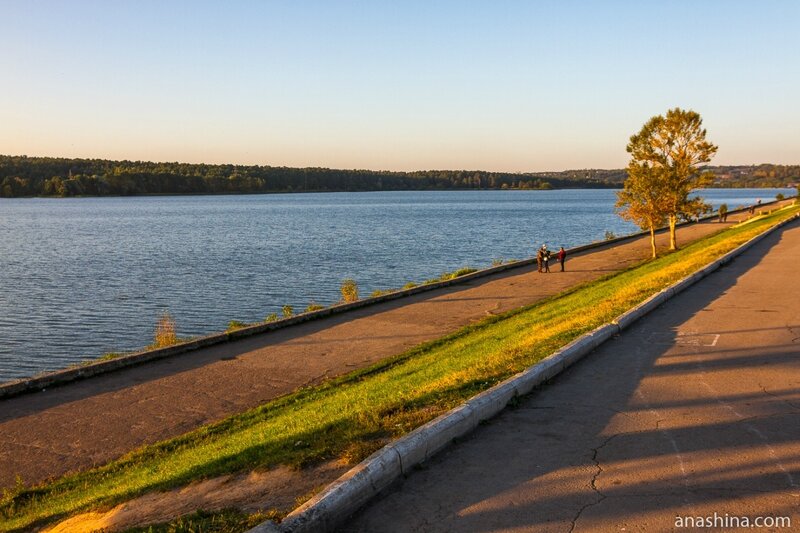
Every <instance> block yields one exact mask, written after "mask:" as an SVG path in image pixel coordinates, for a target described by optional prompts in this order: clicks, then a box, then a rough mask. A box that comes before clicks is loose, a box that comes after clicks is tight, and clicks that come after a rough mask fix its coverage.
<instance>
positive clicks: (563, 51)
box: [0, 0, 800, 172]
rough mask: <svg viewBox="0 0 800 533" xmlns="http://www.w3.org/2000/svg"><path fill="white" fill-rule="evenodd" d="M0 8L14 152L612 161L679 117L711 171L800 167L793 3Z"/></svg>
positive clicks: (280, 159) (375, 166) (8, 138)
mask: <svg viewBox="0 0 800 533" xmlns="http://www.w3.org/2000/svg"><path fill="white" fill-rule="evenodd" d="M0 14H2V16H3V20H4V21H5V22H6V24H5V27H6V29H5V31H4V32H2V33H1V34H0V44H1V45H2V47H3V49H4V50H6V51H7V52H6V53H5V54H3V57H2V58H0V71H2V72H4V74H5V76H6V79H5V80H4V81H5V82H6V83H4V87H3V91H4V98H2V99H0V124H2V125H0V147H1V148H0V151H1V152H5V153H8V154H20V155H22V154H27V155H29V156H32V157H36V156H38V157H65V158H86V159H112V160H130V161H137V160H139V161H161V162H176V161H177V162H187V163H207V164H239V165H264V166H286V167H327V168H337V169H370V170H389V171H414V170H459V169H464V170H485V171H494V172H560V171H562V170H578V169H617V168H624V167H625V166H626V164H627V160H628V155H627V153H626V152H625V145H626V143H627V140H628V138H629V136H630V135H632V134H634V133H636V132H637V131H638V130H639V129H640V128H641V126H642V124H643V123H644V122H645V121H646V120H647V119H649V118H650V117H651V116H653V115H657V114H662V113H664V112H666V111H667V109H669V108H673V107H682V108H685V109H694V110H695V111H698V112H699V113H700V114H701V115H702V116H703V118H704V125H705V127H706V128H707V129H708V138H709V140H711V141H712V142H714V143H715V144H717V145H719V152H718V154H717V156H716V157H715V158H714V159H713V160H712V162H711V163H712V164H713V165H757V164H761V163H773V164H797V163H798V159H797V158H798V154H800V126H798V125H799V124H800V101H799V100H798V99H797V98H796V95H795V93H796V91H797V87H798V86H800V69H798V68H797V66H796V65H797V59H796V58H797V57H798V55H800V54H799V52H800V45H798V44H797V42H796V40H792V39H791V38H790V37H789V36H791V35H793V34H794V29H795V28H796V26H797V23H798V22H800V3H798V2H792V1H788V0H773V1H766V2H759V3H752V2H743V1H732V2H722V1H713V0H706V1H701V2H689V1H685V0H679V1H675V2H669V3H665V2H654V1H644V2H636V3H631V2H625V1H609V2H604V3H602V4H600V3H598V4H587V3H582V2H577V1H565V2H558V3H552V2H515V1H507V2H470V3H461V2H453V1H444V2H436V3H429V2H409V3H403V4H394V3H391V2H370V3H363V2H356V1H343V2H336V3H326V2H313V1H311V2H304V3H302V4H300V3H297V4H295V3H283V2H245V1H242V2H235V3H231V4H226V5H224V6H223V5H218V4H215V3H211V2H180V1H177V2H169V3H163V2H155V1H144V2H137V3H130V4H126V3H115V4H110V3H105V2H99V1H94V0H81V1H75V2H70V3H63V2H56V1H41V2H5V3H3V4H2V6H0ZM792 65H795V66H794V67H792ZM554 169H561V170H554Z"/></svg>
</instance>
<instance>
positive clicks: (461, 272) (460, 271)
mask: <svg viewBox="0 0 800 533" xmlns="http://www.w3.org/2000/svg"><path fill="white" fill-rule="evenodd" d="M477 271H478V269H477V268H472V267H462V268H459V269H458V270H456V271H455V272H452V273H451V274H452V277H453V278H460V277H461V276H466V275H467V274H472V273H473V272H477Z"/></svg>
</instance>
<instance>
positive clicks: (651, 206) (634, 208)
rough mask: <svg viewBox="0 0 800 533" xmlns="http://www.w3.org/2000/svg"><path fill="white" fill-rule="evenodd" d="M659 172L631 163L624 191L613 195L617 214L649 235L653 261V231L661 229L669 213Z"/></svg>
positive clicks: (654, 235) (654, 232) (644, 165)
mask: <svg viewBox="0 0 800 533" xmlns="http://www.w3.org/2000/svg"><path fill="white" fill-rule="evenodd" d="M665 186H666V183H665V181H664V180H663V179H662V175H661V172H660V171H659V170H658V169H656V168H654V167H652V166H650V165H648V164H645V163H638V162H636V161H631V162H630V163H629V164H628V178H627V179H626V180H625V186H624V188H623V189H622V190H621V191H620V192H618V193H617V203H616V205H615V207H616V208H617V213H618V214H619V215H620V216H621V217H622V218H624V219H625V220H630V221H631V222H633V223H635V224H636V225H638V226H639V227H640V228H641V229H642V230H645V231H649V232H650V248H651V252H652V254H653V258H655V257H656V228H659V227H661V226H663V225H664V223H665V222H666V219H667V214H666V213H667V211H669V203H668V195H667V194H666V191H665V190H664V188H665Z"/></svg>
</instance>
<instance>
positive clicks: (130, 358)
mask: <svg viewBox="0 0 800 533" xmlns="http://www.w3.org/2000/svg"><path fill="white" fill-rule="evenodd" d="M790 198H791V197H790ZM790 198H788V199H790ZM788 199H784V200H781V201H786V200H788ZM779 202H780V201H778V200H776V201H773V202H767V203H765V204H761V207H766V206H769V205H772V204H775V203H779ZM746 209H747V208H742V209H737V210H734V211H729V212H728V214H729V215H730V214H732V213H737V212H742V211H745V210H746ZM713 218H716V215H709V216H707V217H703V218H702V219H701V220H710V219H713ZM688 223H689V222H686V223H683V224H679V225H680V226H682V225H685V224H688ZM667 229H668V228H660V229H659V230H657V231H656V233H663V232H665V231H667ZM645 235H648V232H647V231H641V232H638V233H632V234H630V235H625V236H623V237H616V238H614V239H609V240H606V241H598V242H593V243H590V244H584V245H581V246H576V247H574V248H569V249H568V250H566V251H567V254H568V256H574V255H577V254H580V253H582V252H585V251H587V250H592V249H595V248H601V247H606V246H610V245H615V244H618V243H621V242H625V241H629V240H633V239H636V238H639V237H642V236H645ZM535 262H536V261H535V259H533V258H529V259H522V260H519V261H515V262H513V263H507V264H504V265H498V266H495V267H489V268H485V269H483V270H478V271H477V272H473V273H471V274H467V275H464V276H459V277H457V278H453V279H450V280H446V281H439V282H436V283H429V284H425V285H418V286H416V287H413V288H411V289H401V290H398V291H394V292H391V293H388V294H383V295H381V296H375V297H370V298H364V299H361V300H358V301H356V302H352V303H346V304H337V305H332V306H330V307H326V308H325V309H321V310H319V311H312V312H310V313H301V314H299V315H296V316H293V317H290V318H284V319H281V320H276V321H275V322H269V323H260V324H256V325H254V326H247V327H244V328H240V329H237V330H233V331H225V332H222V333H213V334H211V335H206V336H203V337H198V338H195V339H192V340H190V341H187V342H182V343H180V344H176V345H174V346H168V347H166V348H157V349H155V350H143V351H140V352H135V353H131V354H128V355H123V356H120V357H116V358H114V359H109V360H104V361H96V362H93V363H87V364H84V365H80V366H75V367H71V368H67V369H64V370H56V371H54V372H48V373H45V374H41V375H39V376H34V377H32V378H23V379H20V380H16V381H9V382H7V383H3V384H0V400H3V399H6V398H10V397H12V396H19V395H21V394H26V393H33V392H39V391H42V392H43V391H44V390H46V389H47V388H49V387H55V386H59V385H64V384H66V383H70V382H72V381H77V380H80V379H86V378H90V377H93V376H98V375H101V374H106V373H108V372H114V371H116V370H121V369H124V368H128V367H131V366H136V365H140V364H143V363H147V362H149V361H156V360H159V359H164V358H167V357H173V356H176V355H180V354H184V353H187V352H192V351H194V350H197V349H199V348H204V347H206V346H213V345H215V344H222V343H225V342H230V341H234V340H237V339H241V338H244V337H250V336H252V335H258V334H261V333H267V332H270V331H274V330H276V329H283V328H285V327H288V326H293V325H295V324H301V323H303V322H308V321H311V320H318V319H321V318H325V317H328V316H331V315H337V314H340V313H345V312H348V311H351V310H353V309H359V308H361V307H366V306H368V305H374V304H378V303H382V302H388V301H391V300H396V299H399V298H405V297H408V296H412V295H414V294H419V293H422V292H427V291H431V290H436V289H441V288H444V287H449V286H451V285H456V284H459V283H465V282H468V281H471V280H474V279H477V278H482V277H485V276H491V275H493V274H498V273H500V272H504V271H506V270H511V269H514V268H520V267H524V266H528V265H532V264H534V263H535Z"/></svg>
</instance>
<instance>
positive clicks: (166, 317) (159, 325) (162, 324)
mask: <svg viewBox="0 0 800 533" xmlns="http://www.w3.org/2000/svg"><path fill="white" fill-rule="evenodd" d="M177 343H178V334H177V333H176V327H175V319H173V318H172V315H170V314H169V312H167V311H165V312H164V313H163V314H162V315H161V316H159V317H158V322H156V331H155V334H154V335H153V344H152V347H153V348H164V347H166V346H172V345H173V344H177Z"/></svg>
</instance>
